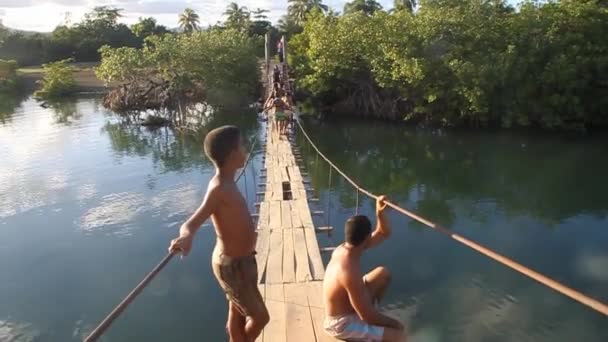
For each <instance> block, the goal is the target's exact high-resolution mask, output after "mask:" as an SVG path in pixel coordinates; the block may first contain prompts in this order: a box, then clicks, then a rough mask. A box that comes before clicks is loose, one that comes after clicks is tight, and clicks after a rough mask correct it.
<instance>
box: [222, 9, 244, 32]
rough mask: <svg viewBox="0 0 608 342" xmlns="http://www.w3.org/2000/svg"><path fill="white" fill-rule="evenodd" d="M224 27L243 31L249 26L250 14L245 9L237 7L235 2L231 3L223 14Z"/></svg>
mask: <svg viewBox="0 0 608 342" xmlns="http://www.w3.org/2000/svg"><path fill="white" fill-rule="evenodd" d="M224 15H225V16H226V17H227V18H226V24H225V25H226V27H228V28H232V29H236V30H241V31H245V30H247V29H249V27H250V26H251V13H250V12H249V10H248V9H247V7H244V6H239V5H238V4H237V3H236V2H231V3H230V4H229V5H228V7H227V8H226V11H225V12H224Z"/></svg>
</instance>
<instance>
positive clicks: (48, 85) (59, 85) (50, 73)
mask: <svg viewBox="0 0 608 342" xmlns="http://www.w3.org/2000/svg"><path fill="white" fill-rule="evenodd" d="M71 62H72V61H71V60H68V59H66V60H62V61H58V62H52V63H48V64H44V65H43V67H44V78H43V79H42V82H41V85H42V86H41V88H40V90H38V91H36V93H34V96H36V97H37V98H42V99H56V98H59V97H62V96H66V95H70V94H72V93H74V91H75V90H76V80H75V79H74V68H73V67H72V66H71V65H70V63H71Z"/></svg>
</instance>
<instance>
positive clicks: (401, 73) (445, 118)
mask: <svg viewBox="0 0 608 342" xmlns="http://www.w3.org/2000/svg"><path fill="white" fill-rule="evenodd" d="M353 3H354V4H355V5H356V4H360V5H361V4H363V5H365V4H366V3H368V2H358V1H356V2H353ZM363 5H361V6H360V7H361V10H360V11H355V10H353V11H351V13H349V14H347V15H344V16H338V15H335V14H327V15H325V14H323V13H321V12H312V13H310V14H308V16H307V20H306V21H305V22H304V30H303V32H302V33H301V34H299V35H296V36H295V37H294V38H293V39H292V40H291V42H290V47H291V50H290V52H291V54H292V55H291V57H292V59H291V63H292V65H293V67H294V69H295V71H296V73H297V75H298V80H299V82H300V83H299V86H300V88H301V89H302V90H304V91H306V92H307V93H308V95H312V96H313V97H314V99H315V101H316V102H317V104H318V105H321V106H323V107H324V108H328V109H329V111H330V112H334V113H349V114H350V115H353V113H356V114H357V115H361V116H374V117H381V118H386V119H399V120H400V119H405V120H410V121H416V122H420V121H424V122H428V123H434V124H441V125H447V126H456V125H469V126H502V127H511V126H533V127H543V128H550V129H575V130H580V129H585V128H588V127H597V126H602V125H607V124H608V113H607V112H606V110H605V108H608V96H607V95H608V79H607V75H608V40H607V39H606V37H605V33H606V32H608V9H607V8H606V6H605V4H604V5H602V3H601V1H598V0H561V1H555V2H532V1H528V2H525V3H523V4H522V5H521V6H520V8H519V9H518V10H517V11H515V10H514V9H513V8H511V7H509V6H508V5H507V4H506V2H505V1H501V0H496V1H481V0H462V1H448V0H426V1H424V0H423V1H420V6H419V9H418V10H417V11H416V12H415V13H414V14H412V13H410V11H409V10H408V6H407V5H406V6H404V7H403V8H404V9H406V10H396V11H391V12H390V13H387V12H384V11H379V10H377V9H375V10H374V11H373V12H374V14H373V15H370V14H371V13H369V11H366V10H365V9H366V8H368V7H365V6H363ZM352 6H354V5H351V7H352Z"/></svg>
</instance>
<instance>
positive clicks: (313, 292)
mask: <svg viewBox="0 0 608 342" xmlns="http://www.w3.org/2000/svg"><path fill="white" fill-rule="evenodd" d="M306 295H307V296H308V305H309V306H311V307H315V308H319V309H323V282H322V281H310V282H307V283H306Z"/></svg>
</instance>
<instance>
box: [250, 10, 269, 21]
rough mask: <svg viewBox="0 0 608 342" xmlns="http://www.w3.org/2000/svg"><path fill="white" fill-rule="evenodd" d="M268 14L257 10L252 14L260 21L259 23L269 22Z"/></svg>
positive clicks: (266, 11) (265, 11)
mask: <svg viewBox="0 0 608 342" xmlns="http://www.w3.org/2000/svg"><path fill="white" fill-rule="evenodd" d="M268 12H269V11H268V10H265V9H261V8H256V9H255V10H254V11H253V12H252V14H253V19H255V20H258V21H268V16H267V15H266V13H268Z"/></svg>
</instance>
